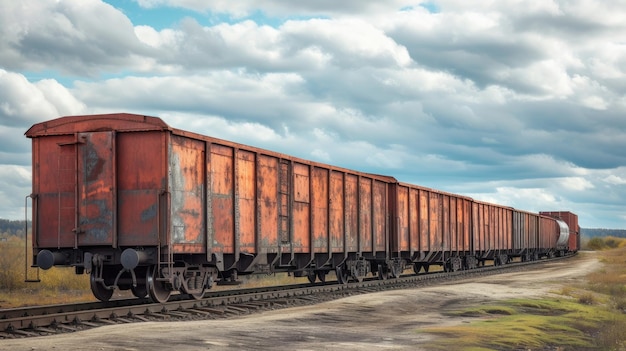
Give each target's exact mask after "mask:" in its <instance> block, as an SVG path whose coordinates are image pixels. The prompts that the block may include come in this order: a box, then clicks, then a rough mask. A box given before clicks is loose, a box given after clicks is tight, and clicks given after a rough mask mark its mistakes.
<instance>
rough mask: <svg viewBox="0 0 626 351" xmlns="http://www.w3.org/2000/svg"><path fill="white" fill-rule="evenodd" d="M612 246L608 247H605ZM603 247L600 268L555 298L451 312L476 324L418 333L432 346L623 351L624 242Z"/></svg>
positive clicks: (625, 313)
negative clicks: (426, 335)
mask: <svg viewBox="0 0 626 351" xmlns="http://www.w3.org/2000/svg"><path fill="white" fill-rule="evenodd" d="M610 246H612V245H609V246H608V247H610ZM615 247H616V248H611V249H607V250H605V251H602V252H601V253H600V254H601V256H602V259H601V261H602V263H603V267H604V268H603V269H601V270H599V271H597V272H594V273H592V274H589V275H588V276H587V277H585V279H581V280H580V283H578V284H576V285H570V286H564V287H562V288H561V290H560V291H557V292H556V293H557V294H558V295H560V296H559V297H556V298H543V299H511V300H508V301H503V302H498V303H495V304H492V305H480V306H476V307H472V308H467V309H464V310H459V311H453V312H451V313H452V314H458V315H464V316H475V317H481V318H477V319H476V321H475V322H473V323H469V324H464V325H459V326H450V327H440V328H428V329H422V330H420V331H419V332H427V333H434V334H437V335H440V336H442V337H441V338H437V340H436V341H434V342H433V344H432V345H429V346H430V347H432V349H434V350H452V349H454V350H465V351H479V350H480V351H483V350H544V349H549V350H616V351H618V350H626V240H624V241H623V242H620V243H619V244H618V245H615Z"/></svg>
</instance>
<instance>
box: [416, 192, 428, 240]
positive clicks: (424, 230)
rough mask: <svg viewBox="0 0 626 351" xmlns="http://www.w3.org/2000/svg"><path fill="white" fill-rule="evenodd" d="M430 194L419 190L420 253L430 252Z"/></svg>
mask: <svg viewBox="0 0 626 351" xmlns="http://www.w3.org/2000/svg"><path fill="white" fill-rule="evenodd" d="M429 204H430V194H429V193H428V192H427V191H425V190H419V205H418V206H419V210H418V215H419V223H420V224H419V245H418V248H419V251H421V252H428V251H430V250H431V246H430V220H429V217H430V211H429V208H430V207H429Z"/></svg>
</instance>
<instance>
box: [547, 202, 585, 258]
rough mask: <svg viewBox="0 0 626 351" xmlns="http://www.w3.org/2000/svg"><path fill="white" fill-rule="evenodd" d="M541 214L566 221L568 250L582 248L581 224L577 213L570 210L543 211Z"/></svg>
mask: <svg viewBox="0 0 626 351" xmlns="http://www.w3.org/2000/svg"><path fill="white" fill-rule="evenodd" d="M539 214H541V215H542V216H549V217H552V218H555V219H558V220H560V221H563V222H565V224H566V225H567V231H568V235H567V236H568V242H567V251H569V252H577V251H578V250H580V226H579V225H578V216H577V215H576V214H574V213H572V212H568V211H542V212H539Z"/></svg>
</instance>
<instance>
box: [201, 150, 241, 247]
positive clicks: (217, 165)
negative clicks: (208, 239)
mask: <svg viewBox="0 0 626 351" xmlns="http://www.w3.org/2000/svg"><path fill="white" fill-rule="evenodd" d="M233 158H234V150H233V148H231V147H227V146H223V145H218V144H210V165H209V167H210V184H211V192H210V193H209V195H208V196H209V197H210V198H209V199H208V200H207V201H208V202H210V205H209V207H210V209H211V213H209V216H210V217H211V222H212V223H211V224H212V228H209V231H211V232H212V233H213V235H212V237H213V244H212V250H213V252H215V253H234V252H235V211H234V204H235V201H234V197H235V189H234V185H235V182H234V166H235V165H234V162H233V161H234V160H233Z"/></svg>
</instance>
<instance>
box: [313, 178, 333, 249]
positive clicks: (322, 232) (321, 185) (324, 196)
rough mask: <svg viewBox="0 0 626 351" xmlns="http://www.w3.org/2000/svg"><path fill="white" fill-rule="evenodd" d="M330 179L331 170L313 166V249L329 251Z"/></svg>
mask: <svg viewBox="0 0 626 351" xmlns="http://www.w3.org/2000/svg"><path fill="white" fill-rule="evenodd" d="M328 179H329V170H327V169H323V168H318V167H315V168H313V179H312V182H311V193H312V195H313V196H312V200H313V212H312V213H311V216H312V220H311V224H312V234H313V238H312V239H313V251H312V252H316V253H317V252H320V253H324V252H328V234H329V232H328V230H329V228H328V211H329V208H328V202H329V197H328V196H329V195H328Z"/></svg>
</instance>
